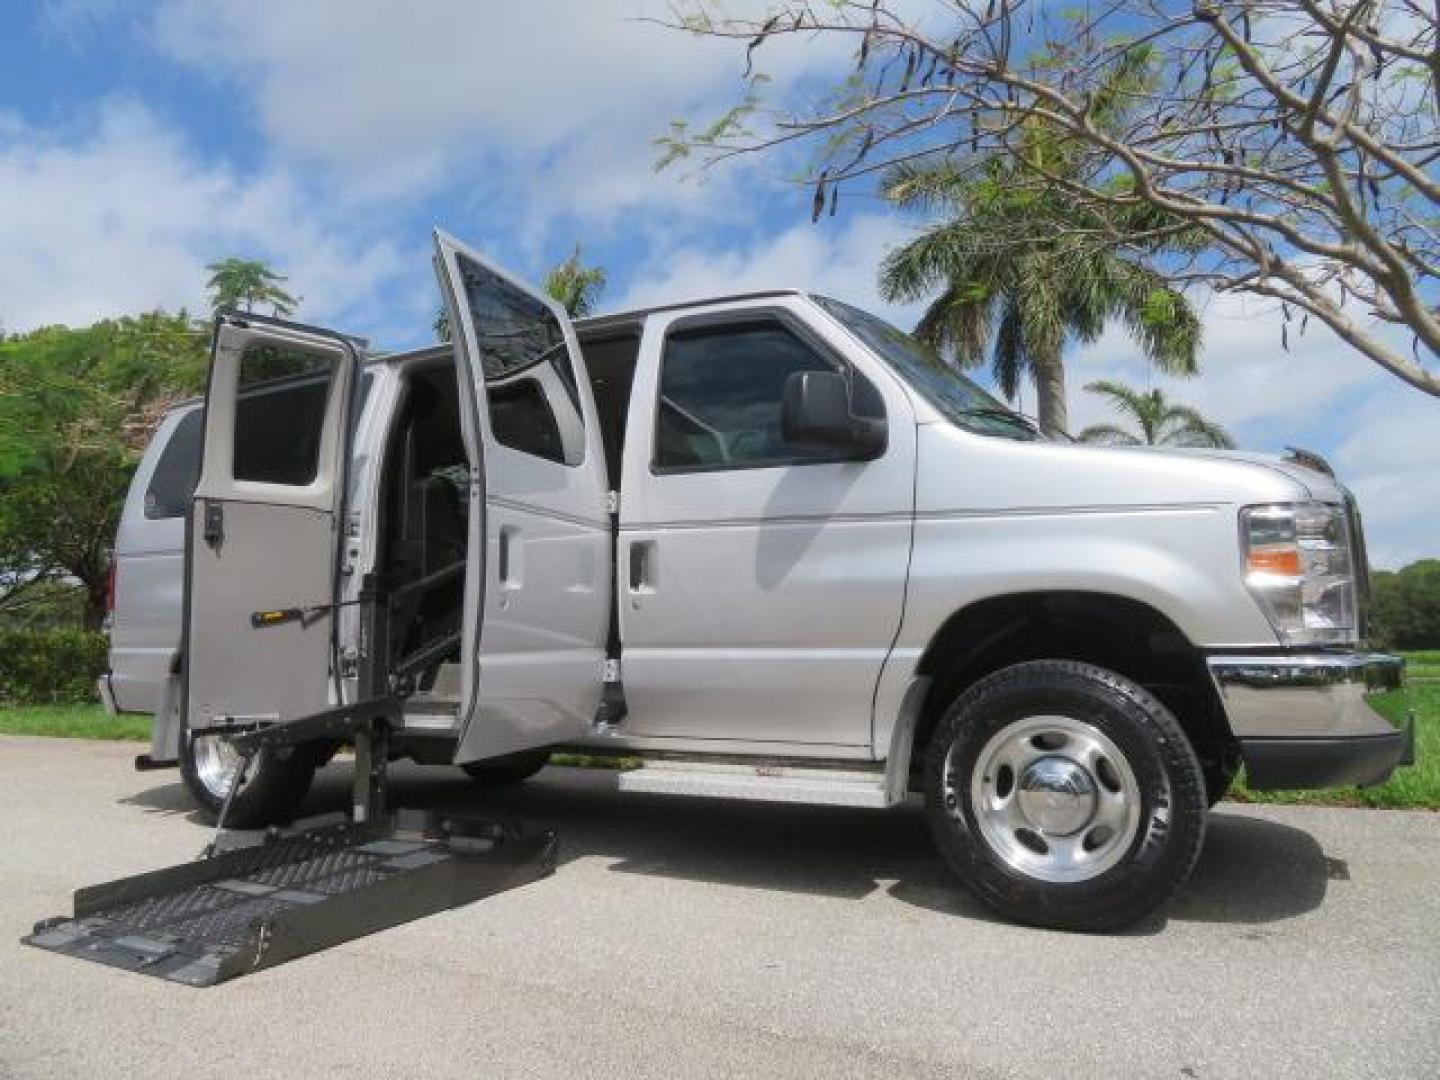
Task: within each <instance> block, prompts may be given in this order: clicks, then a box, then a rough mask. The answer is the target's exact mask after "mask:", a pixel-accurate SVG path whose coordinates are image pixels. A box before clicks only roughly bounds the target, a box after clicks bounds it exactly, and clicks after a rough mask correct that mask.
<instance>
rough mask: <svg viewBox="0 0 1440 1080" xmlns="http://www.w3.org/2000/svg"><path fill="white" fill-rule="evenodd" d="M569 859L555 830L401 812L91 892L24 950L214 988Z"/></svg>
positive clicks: (509, 885) (40, 926) (42, 927)
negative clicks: (559, 854) (32, 948)
mask: <svg viewBox="0 0 1440 1080" xmlns="http://www.w3.org/2000/svg"><path fill="white" fill-rule="evenodd" d="M557 850H558V842H557V840H556V836H555V833H554V832H553V831H551V830H545V831H535V832H525V831H523V830H521V829H519V828H518V827H516V826H514V825H510V824H507V823H503V822H496V821H491V820H485V819H478V818H465V817H460V816H455V815H445V816H439V815H425V814H420V813H416V812H411V811H397V814H396V818H395V819H394V821H393V822H391V823H385V824H372V825H368V826H353V825H350V824H349V823H348V822H347V823H342V824H339V825H332V826H327V827H324V828H316V829H311V830H306V831H299V832H295V833H291V834H288V835H281V836H278V837H275V838H272V839H271V840H269V841H267V842H266V843H263V844H259V845H256V846H254V847H248V848H242V849H239V850H236V851H230V852H226V853H223V854H220V855H217V856H215V857H213V858H210V859H204V860H200V861H198V862H193V863H186V864H184V865H181V866H174V867H167V868H165V869H162V870H155V871H151V872H149V873H145V874H138V875H136V876H134V877H130V878H123V879H120V880H118V881H112V882H107V883H105V884H102V885H93V886H90V887H88V888H83V889H80V890H78V891H77V892H76V893H75V910H74V915H73V916H72V917H69V918H66V917H60V918H54V919H46V920H43V921H42V922H40V923H37V924H36V927H35V932H34V933H33V934H31V935H29V936H28V937H26V938H23V939H22V940H23V941H24V942H26V943H27V944H30V945H34V946H36V947H38V948H42V949H47V950H50V951H52V952H58V953H61V954H63V955H66V956H73V957H76V958H79V959H84V960H90V961H93V962H95V963H100V964H105V965H107V966H110V967H117V968H121V969H124V970H127V971H135V972H139V973H141V974H147V975H154V976H157V977H160V978H165V979H169V980H171V981H174V982H180V983H184V984H186V985H190V986H213V985H215V984H216V983H220V982H224V981H226V980H227V979H232V978H235V977H237V976H240V975H244V974H248V973H250V972H252V971H259V970H262V969H264V968H269V967H274V966H276V965H277V964H282V963H285V962H286V961H287V960H293V959H296V958H297V957H301V956H305V955H307V954H309V953H313V952H319V951H320V950H323V949H327V948H330V947H331V946H332V945H338V944H339V943H341V942H344V941H351V940H354V939H355V938H359V937H363V936H365V935H366V934H372V933H375V932H376V931H378V930H384V929H387V928H389V927H392V926H397V925H399V924H401V923H405V922H410V921H412V920H414V919H418V918H422V917H424V916H426V915H430V914H434V913H436V912H439V911H445V910H447V909H449V908H453V907H458V906H460V905H463V904H468V903H470V902H472V901H474V900H479V899H481V898H483V897H486V896H492V895H494V894H496V893H499V892H504V891H505V890H507V889H513V888H516V887H518V886H520V885H525V884H528V883H530V882H533V881H536V880H538V879H539V878H542V877H545V876H546V875H548V874H550V873H552V872H553V871H554V869H555V861H556V855H557Z"/></svg>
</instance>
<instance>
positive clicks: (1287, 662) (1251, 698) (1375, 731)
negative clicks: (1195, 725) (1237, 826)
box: [1206, 653, 1406, 739]
mask: <svg viewBox="0 0 1440 1080" xmlns="http://www.w3.org/2000/svg"><path fill="white" fill-rule="evenodd" d="M1206 663H1207V664H1208V666H1209V668H1210V677H1211V678H1212V679H1213V680H1214V682H1215V688H1216V690H1217V691H1218V692H1219V694H1220V701H1221V703H1222V704H1223V705H1224V708H1225V713H1226V716H1227V717H1228V718H1229V721H1230V730H1231V732H1232V734H1234V735H1235V737H1236V738H1239V739H1247V738H1266V739H1270V738H1346V737H1351V736H1366V735H1393V734H1394V733H1395V732H1396V731H1398V730H1400V729H1401V728H1402V727H1403V725H1404V723H1405V714H1406V704H1405V701H1404V694H1405V688H1404V676H1405V661H1404V660H1403V659H1401V658H1400V657H1398V656H1389V655H1386V654H1383V653H1281V654H1276V655H1269V656H1211V657H1208V658H1207V660H1206ZM1377 705H1380V706H1381V708H1382V709H1383V713H1382V712H1381V711H1377V708H1376V706H1377Z"/></svg>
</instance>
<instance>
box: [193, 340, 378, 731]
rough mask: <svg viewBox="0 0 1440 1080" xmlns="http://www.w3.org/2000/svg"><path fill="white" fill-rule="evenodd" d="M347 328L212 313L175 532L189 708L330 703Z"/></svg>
mask: <svg viewBox="0 0 1440 1080" xmlns="http://www.w3.org/2000/svg"><path fill="white" fill-rule="evenodd" d="M359 366H360V357H359V356H358V354H357V352H356V350H355V348H354V347H353V346H352V345H351V344H350V342H349V341H347V340H346V339H345V338H344V337H342V336H340V335H338V334H332V333H330V332H328V331H324V330H315V329H309V328H305V327H299V326H295V325H292V324H288V323H281V322H278V321H274V320H268V319H259V318H253V317H251V316H238V315H237V316H221V317H220V319H219V320H218V321H217V324H216V331H215V341H214V350H213V353H212V356H211V365H210V385H209V390H208V392H207V395H206V401H205V432H204V443H203V445H204V450H203V456H202V459H201V466H200V480H199V483H198V484H197V485H196V488H195V497H194V501H193V503H192V504H191V507H190V517H189V520H188V522H187V528H186V537H185V569H186V588H185V598H186V610H185V656H186V659H185V675H186V692H185V705H186V721H187V723H188V724H189V725H190V727H191V728H192V729H194V730H204V729H208V728H217V727H228V726H236V725H248V724H252V723H273V722H283V721H287V720H293V719H296V718H298V717H301V716H305V715H307V714H309V713H314V712H318V711H319V710H321V709H324V708H326V707H327V706H328V705H330V704H332V703H333V702H334V701H335V700H336V698H332V690H333V688H334V687H335V685H336V679H335V675H336V668H335V660H336V641H335V618H334V615H335V611H334V606H333V605H334V603H335V599H336V584H337V580H338V571H339V563H338V559H339V552H340V541H341V533H342V529H341V523H342V521H343V517H344V499H345V478H346V464H347V462H348V460H349V451H348V447H347V446H346V439H347V438H348V432H349V427H350V425H349V423H348V419H349V412H350V408H351V401H352V396H353V393H354V389H355V387H356V385H357V377H358V369H359Z"/></svg>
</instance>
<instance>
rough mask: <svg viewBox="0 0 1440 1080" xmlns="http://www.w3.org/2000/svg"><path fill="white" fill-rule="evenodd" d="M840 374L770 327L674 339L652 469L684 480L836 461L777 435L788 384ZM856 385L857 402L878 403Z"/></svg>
mask: <svg viewBox="0 0 1440 1080" xmlns="http://www.w3.org/2000/svg"><path fill="white" fill-rule="evenodd" d="M837 370H841V368H840V365H839V364H837V363H835V362H833V361H831V360H830V359H829V358H827V357H826V356H825V355H824V354H822V353H821V352H820V351H819V350H818V349H816V348H815V347H813V346H811V345H810V344H809V343H807V342H806V341H803V340H801V338H800V337H798V336H797V335H796V334H794V333H792V332H791V331H790V330H789V329H788V328H787V327H785V326H784V325H783V324H781V323H780V322H779V321H777V320H773V319H771V320H766V321H764V322H760V323H746V324H744V325H738V326H737V325H734V324H730V325H725V326H712V327H706V328H704V329H696V330H683V331H679V332H677V333H674V334H672V335H670V337H669V338H668V339H667V340H666V342H665V353H664V357H663V359H662V361H661V367H660V402H659V406H658V408H657V410H656V417H655V455H654V464H655V468H656V469H657V470H658V471H669V472H684V471H690V470H696V469H740V468H758V467H764V466H774V465H804V464H812V463H818V462H824V461H835V460H837V457H836V453H835V451H834V450H830V449H827V448H824V447H813V446H797V445H795V444H793V443H787V442H786V441H785V438H784V435H783V434H782V433H781V427H780V411H781V405H782V402H783V400H784V396H785V383H786V381H787V380H788V379H789V378H790V376H791V375H794V374H795V373H797V372H803V371H830V372H833V371H837ZM852 380H854V381H855V382H856V383H857V385H856V387H855V389H856V398H857V402H860V401H867V402H868V400H869V399H870V398H871V397H874V398H875V399H876V402H877V403H878V395H875V393H874V389H873V387H870V386H869V384H868V383H865V384H864V387H863V389H862V387H861V386H860V385H858V384H859V383H863V380H862V379H859V378H858V377H855V376H853V375H852ZM877 407H878V406H877ZM880 409H881V415H883V407H880Z"/></svg>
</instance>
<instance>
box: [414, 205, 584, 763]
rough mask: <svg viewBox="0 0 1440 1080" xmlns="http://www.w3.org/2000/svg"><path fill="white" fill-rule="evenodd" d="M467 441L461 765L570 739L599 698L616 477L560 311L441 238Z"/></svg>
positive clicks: (439, 255)
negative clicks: (610, 503)
mask: <svg viewBox="0 0 1440 1080" xmlns="http://www.w3.org/2000/svg"><path fill="white" fill-rule="evenodd" d="M436 264H437V271H438V273H439V276H440V281H441V287H442V290H443V291H444V292H445V294H446V300H447V304H448V306H449V312H450V320H451V321H450V325H451V326H452V327H453V328H454V340H455V350H456V370H457V372H458V375H459V379H460V382H461V395H460V397H461V416H462V420H463V425H464V428H465V438H466V445H467V448H468V449H469V451H470V455H471V461H472V463H479V465H478V466H472V470H471V498H470V519H469V529H470V548H469V550H470V551H471V552H475V553H479V552H483V553H484V554H483V557H472V558H475V561H473V562H472V565H471V568H470V571H469V572H468V573H467V575H466V595H465V626H466V633H467V635H468V637H467V640H466V643H465V646H464V651H463V653H462V658H461V667H462V673H461V685H462V696H461V705H460V712H461V718H462V723H463V724H464V729H463V733H462V735H461V740H460V748H459V751H458V753H457V757H456V760H457V761H460V762H466V761H475V760H479V759H481V758H486V757H493V756H495V755H498V754H505V753H510V752H512V751H515V750H521V749H525V748H528V747H534V746H545V745H549V744H553V743H559V742H566V741H569V740H572V739H574V738H576V737H578V736H580V735H582V734H584V733H585V732H586V731H588V729H589V725H590V722H591V721H592V720H593V718H594V716H595V710H596V708H597V707H598V705H599V701H600V691H601V686H602V683H601V678H602V672H603V666H604V659H605V644H606V636H607V630H608V626H609V611H610V598H611V585H610V566H611V548H612V539H611V531H610V521H609V515H608V513H607V510H606V501H605V491H606V487H607V480H606V475H605V462H604V456H603V452H602V450H601V446H600V428H599V424H598V423H597V422H596V418H595V406H594V402H593V401H592V399H591V391H590V383H589V379H588V378H587V377H586V373H585V368H584V362H583V359H582V357H581V355H580V348H579V345H578V344H577V342H576V340H575V334H574V331H573V329H572V328H571V326H570V322H569V319H568V318H567V317H566V315H565V313H564V311H563V310H562V309H561V308H559V307H558V306H557V305H556V304H555V303H554V302H553V301H551V300H549V299H548V298H546V297H544V296H541V295H540V294H538V293H536V292H534V291H532V290H531V289H529V288H527V287H526V286H524V285H523V284H521V283H519V282H518V281H516V280H515V279H514V278H512V277H510V276H508V275H506V274H505V273H503V272H502V271H500V270H499V269H497V268H496V267H494V266H493V265H492V264H490V263H488V262H487V261H486V260H485V259H484V258H483V257H481V256H480V255H479V254H477V253H476V252H474V251H472V250H470V249H468V248H466V247H464V246H463V245H461V244H459V243H458V242H457V241H455V240H453V239H451V238H449V237H447V236H444V235H443V234H439V233H437V234H436Z"/></svg>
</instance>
